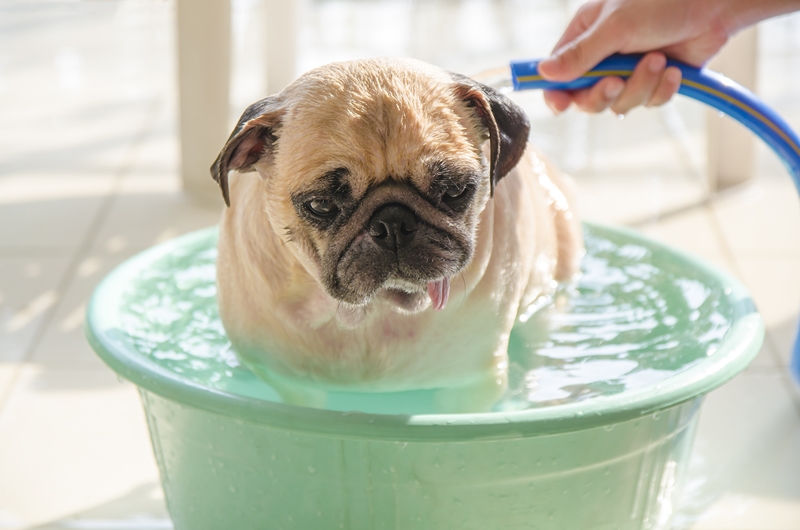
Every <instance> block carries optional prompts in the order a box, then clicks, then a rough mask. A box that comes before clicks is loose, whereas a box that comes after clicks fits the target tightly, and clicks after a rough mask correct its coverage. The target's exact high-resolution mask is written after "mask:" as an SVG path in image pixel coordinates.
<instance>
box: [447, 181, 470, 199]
mask: <svg viewBox="0 0 800 530" xmlns="http://www.w3.org/2000/svg"><path fill="white" fill-rule="evenodd" d="M465 193H467V187H466V186H465V185H463V184H461V185H455V186H450V187H449V188H447V189H446V190H445V191H444V196H443V197H442V200H443V201H445V202H449V201H454V200H456V199H460V198H461V197H463V196H464V194H465Z"/></svg>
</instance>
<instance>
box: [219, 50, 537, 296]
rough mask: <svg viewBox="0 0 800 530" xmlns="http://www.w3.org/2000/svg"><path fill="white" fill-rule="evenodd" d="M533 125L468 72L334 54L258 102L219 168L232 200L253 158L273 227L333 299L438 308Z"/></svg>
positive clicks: (224, 188) (235, 133)
mask: <svg viewBox="0 0 800 530" xmlns="http://www.w3.org/2000/svg"><path fill="white" fill-rule="evenodd" d="M528 131H529V124H528V121H527V118H526V116H525V114H524V112H523V111H522V110H521V109H520V108H518V107H517V106H516V105H514V104H513V103H512V102H511V101H510V100H509V99H508V98H506V97H505V96H503V95H501V94H499V93H497V92H495V91H494V90H492V89H490V88H488V87H486V86H483V85H480V84H479V83H477V82H475V81H472V80H471V79H469V78H466V77H463V76H459V75H456V74H451V73H448V72H445V71H443V70H439V69H436V68H434V67H431V66H429V65H426V64H424V63H420V62H417V61H410V60H397V59H392V60H390V59H380V60H366V61H355V62H348V63H338V64H333V65H328V66H325V67H322V68H318V69H316V70H312V71H311V72H309V73H307V74H305V75H303V76H302V77H301V78H300V79H298V80H297V81H296V82H295V83H293V84H292V85H291V86H289V87H288V88H287V89H286V90H284V91H283V92H281V93H280V94H278V95H277V96H274V97H270V98H267V99H264V100H261V101H259V102H257V103H255V104H253V105H251V106H250V107H249V108H248V109H247V110H246V111H245V112H244V114H243V115H242V117H241V119H240V120H239V123H238V124H237V126H236V128H235V129H234V131H233V133H232V134H231V136H230V138H229V139H228V141H227V143H226V144H225V147H224V148H223V149H222V152H221V153H220V154H219V157H218V158H217V160H216V162H214V165H213V166H212V168H211V172H212V175H213V177H214V179H215V180H216V181H217V182H218V183H219V184H220V187H221V188H222V194H223V196H224V198H225V202H226V203H227V204H228V205H230V200H229V194H228V171H229V170H231V169H237V170H240V171H247V170H251V169H256V170H257V171H258V173H259V174H260V176H261V177H262V178H263V180H264V189H265V193H266V196H265V201H266V205H265V212H266V215H268V216H269V218H270V222H271V223H272V226H273V227H279V231H280V233H279V234H278V235H279V237H281V238H282V239H283V240H284V241H285V242H286V243H287V246H288V247H290V249H291V251H292V252H294V253H295V254H296V255H297V256H298V258H300V259H301V261H302V262H303V263H304V264H306V267H307V268H310V269H311V271H310V272H312V274H313V275H314V276H315V277H317V278H318V279H319V281H320V282H321V283H322V284H323V285H324V287H325V290H326V291H327V292H328V294H330V296H332V297H333V298H335V299H338V300H340V301H341V302H344V303H347V304H352V305H355V306H360V305H365V304H367V303H369V302H370V301H371V300H372V299H373V298H375V297H381V298H385V299H387V300H389V301H391V302H393V303H394V304H395V305H397V306H398V307H400V308H402V309H405V310H408V311H417V310H421V309H424V308H425V307H427V300H428V297H430V299H431V300H432V303H433V306H434V307H435V308H437V309H440V308H441V307H443V306H444V303H445V302H446V301H447V291H448V288H449V279H450V278H451V277H453V276H454V275H456V274H458V273H459V272H460V271H461V270H462V269H463V268H464V267H466V266H467V264H468V263H469V262H470V259H471V258H472V255H473V250H474V246H475V239H476V234H477V228H478V226H477V225H478V216H479V214H480V212H481V211H482V210H483V208H484V207H485V205H486V202H487V201H488V200H489V198H490V197H491V195H492V193H493V191H494V187H495V186H496V185H497V183H498V181H500V179H501V178H503V177H504V176H505V175H506V174H507V173H508V172H509V171H510V170H511V169H512V168H513V167H514V166H515V165H516V164H517V162H518V161H519V159H520V157H521V156H522V153H523V152H524V150H525V146H526V142H527V138H528ZM486 141H488V143H489V149H488V151H489V156H488V158H489V160H488V163H487V162H486V157H484V154H483V144H484V143H485V142H486ZM276 230H277V228H276ZM426 292H427V294H428V296H426Z"/></svg>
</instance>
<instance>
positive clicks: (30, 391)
mask: <svg viewBox="0 0 800 530" xmlns="http://www.w3.org/2000/svg"><path fill="white" fill-rule="evenodd" d="M564 5H565V2H561V1H559V0H538V1H531V2H521V1H512V0H506V1H495V2H491V1H489V0H463V1H457V0H438V1H431V2H425V3H422V2H418V3H412V2H407V1H403V0H385V1H383V2H380V3H379V2H364V1H361V2H358V1H355V0H349V1H345V0H336V1H334V0H328V1H324V2H322V1H318V2H311V1H310V0H309V1H308V2H303V3H302V9H303V17H302V20H303V25H302V27H301V31H300V44H301V46H300V50H301V56H300V57H299V60H298V62H299V70H303V69H306V68H309V67H311V66H314V65H316V64H319V63H322V62H326V61H329V60H334V59H341V58H347V57H357V56H364V55H374V54H407V55H413V56H416V57H419V58H422V59H424V60H428V61H430V62H433V63H436V64H440V65H442V66H445V67H448V68H452V69H454V70H459V71H462V72H465V73H470V72H475V71H479V70H482V69H483V68H485V67H489V66H496V65H499V64H502V63H503V62H504V61H506V60H507V59H508V58H509V57H522V56H526V55H527V56H534V55H541V54H544V53H546V51H547V49H548V47H549V46H550V45H551V44H552V42H553V41H554V40H555V39H556V37H557V35H558V32H559V30H560V28H561V27H563V24H564V23H565V21H566V18H567V11H566V9H565V8H564ZM573 7H574V6H573ZM173 8H174V5H173V4H172V3H170V2H160V3H155V2H146V1H136V0H124V1H116V2H87V3H81V2H78V3H32V4H30V3H25V4H23V3H16V4H4V5H2V6H0V123H2V127H0V529H33V528H36V529H57V528H85V529H89V528H92V529H109V530H110V529H130V530H139V529H153V528H165V529H166V528H171V523H170V522H169V519H168V516H167V513H166V510H165V508H164V504H163V499H162V496H161V489H160V486H159V483H158V473H157V470H156V467H155V464H154V462H153V457H152V453H151V450H150V446H149V440H148V435H147V430H146V426H145V422H144V417H143V414H142V412H141V407H140V405H139V400H138V395H137V393H136V390H135V388H134V387H132V386H131V385H130V384H127V383H121V382H119V381H118V380H117V378H116V376H114V374H113V373H112V372H111V371H110V370H108V369H107V368H106V367H105V366H104V365H103V364H102V363H101V362H100V361H99V360H98V359H97V358H96V357H95V356H94V354H93V353H92V352H91V350H90V348H89V347H88V345H87V344H86V342H85V340H84V338H83V334H82V331H81V324H82V316H83V310H84V307H85V303H86V300H87V298H88V296H89V294H90V293H91V291H92V289H93V287H94V286H95V284H96V283H97V281H98V280H99V279H100V278H102V277H103V276H104V275H105V274H106V273H107V272H108V271H109V270H110V269H111V268H113V267H114V266H115V265H116V264H118V263H120V262H121V261H122V260H124V259H125V258H127V257H129V256H130V255H132V254H134V253H136V252H138V251H139V250H141V249H143V248H146V247H147V246H150V245H152V244H154V243H156V242H158V241H162V240H164V239H167V238H170V237H173V236H175V235H178V234H181V233H184V232H187V231H189V230H193V229H195V228H199V227H203V226H207V225H210V224H213V223H215V222H216V221H217V218H218V214H219V212H218V209H207V208H203V207H201V206H196V205H194V204H193V203H192V202H191V201H189V200H187V199H186V198H185V197H184V196H183V195H182V194H181V192H180V189H179V182H178V181H177V177H176V168H177V159H176V135H175V116H174V110H175V90H174V83H173V65H174V59H173V57H172V50H173V47H172V34H171V28H172V16H173ZM234 9H235V13H234V24H235V25H236V28H237V32H238V33H237V34H238V35H239V36H238V37H237V40H236V43H235V45H236V50H237V60H236V61H235V71H234V82H235V84H234V91H233V95H232V99H233V102H232V107H233V108H234V109H235V111H234V112H238V111H239V110H240V109H241V108H243V106H244V105H246V104H247V103H249V102H250V101H251V100H253V99H256V98H257V97H259V90H260V87H261V86H263V82H262V81H263V80H262V79H261V78H260V77H259V76H258V75H257V69H254V68H253V65H254V64H255V65H257V58H258V54H257V53H252V49H253V47H254V45H255V46H257V45H258V43H259V42H260V36H259V34H258V32H257V29H258V19H257V17H254V16H251V15H252V14H253V13H255V12H257V10H258V9H260V6H259V4H258V3H257V1H256V0H236V1H235V2H234ZM387 10H388V11H387ZM387 13H389V14H388V15H387ZM387 20H392V21H393V23H392V24H391V25H390V24H387V22H386V21H387ZM332 21H335V22H336V23H335V24H334V23H331V22H332ZM451 21H456V23H453V24H450V23H449V22H451ZM499 28H506V29H507V30H508V31H500V29H499ZM476 34H480V38H478V39H476V38H475V35H476ZM761 43H762V59H763V60H762V62H761V81H760V93H761V95H762V97H764V98H765V99H766V100H767V101H768V102H769V103H770V104H772V105H773V106H774V107H775V108H777V109H778V111H779V112H780V113H781V114H782V115H784V117H785V118H787V120H788V121H789V122H790V123H792V124H794V126H795V127H796V128H800V98H798V97H797V94H800V68H799V67H800V17H797V16H795V17H788V18H784V19H781V20H777V21H773V22H770V23H768V25H767V26H766V28H765V31H762V40H761ZM248 49H249V50H250V51H251V53H249V54H248V53H247V52H246V50H248ZM519 100H520V102H522V103H523V104H524V105H525V106H526V108H527V109H528V111H529V113H530V115H531V118H532V120H533V122H534V129H535V132H534V140H535V142H536V143H537V144H538V145H539V146H540V147H541V148H542V149H544V150H545V151H547V152H548V153H550V154H551V155H552V156H553V157H554V158H556V159H557V160H558V161H559V162H560V163H561V165H562V166H563V167H565V168H567V169H568V170H569V171H571V172H572V173H573V174H575V176H576V177H577V179H578V181H579V185H580V190H581V194H580V203H581V208H582V211H583V213H584V215H585V217H588V218H592V219H595V220H601V221H605V222H614V223H627V224H634V225H636V226H638V227H639V228H641V229H642V230H643V231H644V232H645V233H647V234H648V235H650V236H652V237H654V238H656V239H660V240H662V241H665V242H667V243H669V244H672V245H675V246H677V247H681V248H684V249H686V250H688V251H690V252H694V253H696V254H699V255H701V256H703V257H705V258H707V259H709V260H710V261H712V262H714V263H716V264H718V265H720V266H722V267H724V268H726V269H727V270H729V271H730V272H732V273H733V274H735V275H736V276H738V277H739V278H740V279H741V280H742V281H743V282H744V283H745V284H746V285H747V286H748V287H749V289H750V290H751V292H752V294H753V296H754V299H755V300H756V303H757V305H758V306H759V308H760V310H761V311H762V313H763V315H764V318H765V320H766V323H767V327H768V332H767V338H766V342H765V346H764V349H763V351H762V352H761V354H760V355H759V357H758V358H757V359H756V361H755V362H754V363H753V365H752V366H751V367H750V368H749V369H748V370H747V371H746V372H745V373H744V374H742V375H741V376H739V377H737V378H736V379H735V380H733V381H732V382H730V383H729V384H727V385H725V386H724V387H722V388H721V389H719V390H717V391H715V392H713V393H712V394H711V395H710V396H709V397H708V399H707V400H706V404H705V406H704V409H703V411H702V417H701V424H700V428H699V433H698V439H697V443H696V448H695V454H694V457H693V462H692V467H691V481H690V486H689V488H688V491H687V493H686V498H685V500H684V502H683V505H682V507H681V511H680V514H679V517H678V519H677V521H676V528H694V529H697V530H700V529H702V530H712V529H713V530H734V529H742V530H777V529H793V530H800V391H798V389H797V387H796V386H795V385H794V384H793V383H792V382H791V380H790V379H789V377H788V375H787V369H786V366H787V363H788V361H789V352H790V348H791V345H792V341H793V339H794V336H795V333H796V327H797V322H798V309H800V275H799V274H798V271H800V201H798V198H797V193H796V190H794V189H793V187H792V184H791V182H790V181H789V179H788V177H786V175H785V174H784V172H783V169H782V167H781V166H780V164H779V163H778V162H777V161H776V160H775V158H774V157H773V156H772V155H771V154H769V153H766V152H762V153H761V155H760V161H759V165H758V170H757V178H756V180H755V182H754V184H753V185H752V186H749V187H748V188H747V189H745V190H741V191H738V192H735V193H732V194H729V195H726V196H725V197H724V198H721V199H719V200H717V201H716V202H713V203H712V204H709V205H702V206H699V207H696V208H692V209H688V210H685V211H684V212H683V213H680V214H676V215H671V216H665V215H663V214H664V213H665V212H668V211H670V210H672V209H674V208H680V207H682V206H686V205H690V204H693V203H695V202H697V201H699V200H701V199H702V198H703V197H704V187H703V183H702V179H701V178H700V177H701V176H702V172H703V163H704V162H703V153H704V148H703V117H704V114H705V113H704V112H701V111H700V107H699V106H698V105H696V104H694V103H691V102H686V101H681V102H677V103H676V104H673V105H670V106H669V107H666V108H664V109H662V110H659V111H637V112H634V113H632V114H631V115H630V116H629V118H627V119H626V120H624V121H623V122H619V121H617V120H615V119H614V118H613V117H611V116H598V117H587V116H583V115H580V114H577V113H570V114H568V115H566V116H563V117H560V118H553V117H551V116H550V115H549V114H548V113H547V110H546V109H545V108H544V106H543V105H542V104H541V101H540V99H539V95H538V94H523V95H520V96H519ZM676 124H677V125H676ZM213 155H214V154H213V153H209V157H210V158H211V157H213Z"/></svg>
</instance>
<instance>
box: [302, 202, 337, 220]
mask: <svg viewBox="0 0 800 530" xmlns="http://www.w3.org/2000/svg"><path fill="white" fill-rule="evenodd" d="M306 208H308V210H309V211H310V212H311V213H313V214H314V215H316V216H318V217H333V216H334V215H336V212H338V211H339V208H337V207H336V205H335V204H333V202H332V201H329V200H326V199H312V200H310V201H308V202H307V203H306Z"/></svg>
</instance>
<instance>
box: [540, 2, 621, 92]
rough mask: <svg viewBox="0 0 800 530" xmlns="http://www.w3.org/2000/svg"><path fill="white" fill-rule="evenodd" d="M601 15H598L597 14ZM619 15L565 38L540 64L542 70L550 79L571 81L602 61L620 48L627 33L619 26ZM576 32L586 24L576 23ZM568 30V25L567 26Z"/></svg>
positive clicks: (596, 22)
mask: <svg viewBox="0 0 800 530" xmlns="http://www.w3.org/2000/svg"><path fill="white" fill-rule="evenodd" d="M598 16H599V15H598ZM618 20H619V19H618V18H614V17H610V18H608V19H605V20H603V19H599V18H598V19H597V20H595V21H594V23H593V24H592V25H591V26H590V27H589V28H588V29H587V30H585V31H584V32H583V33H580V34H579V35H577V36H576V37H575V38H573V39H572V40H567V39H565V38H564V37H566V36H567V33H565V35H564V37H562V39H561V40H562V41H566V44H563V45H562V46H560V47H559V48H557V49H556V51H555V52H554V53H553V55H551V56H550V57H549V58H547V59H545V60H544V61H542V62H540V63H539V73H540V74H541V75H542V77H544V78H545V79H549V80H551V81H571V80H572V79H575V78H577V77H580V76H581V75H583V74H584V73H585V72H587V71H588V70H590V69H591V68H593V67H594V66H596V65H597V63H599V62H600V61H602V60H603V59H605V58H606V57H608V56H609V55H611V54H612V53H614V52H616V51H619V50H620V49H621V46H622V44H623V41H622V40H621V39H623V38H624V35H625V32H623V31H621V29H620V28H618V26H619V23H618ZM575 24H576V25H575V29H573V30H571V32H575V31H577V29H578V28H580V27H582V26H583V23H577V22H576V23H575ZM568 29H569V28H568Z"/></svg>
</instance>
